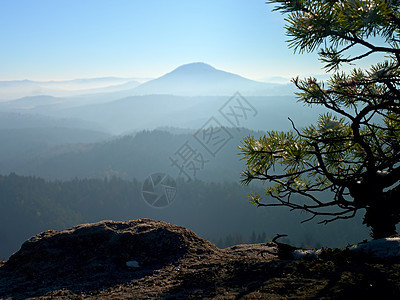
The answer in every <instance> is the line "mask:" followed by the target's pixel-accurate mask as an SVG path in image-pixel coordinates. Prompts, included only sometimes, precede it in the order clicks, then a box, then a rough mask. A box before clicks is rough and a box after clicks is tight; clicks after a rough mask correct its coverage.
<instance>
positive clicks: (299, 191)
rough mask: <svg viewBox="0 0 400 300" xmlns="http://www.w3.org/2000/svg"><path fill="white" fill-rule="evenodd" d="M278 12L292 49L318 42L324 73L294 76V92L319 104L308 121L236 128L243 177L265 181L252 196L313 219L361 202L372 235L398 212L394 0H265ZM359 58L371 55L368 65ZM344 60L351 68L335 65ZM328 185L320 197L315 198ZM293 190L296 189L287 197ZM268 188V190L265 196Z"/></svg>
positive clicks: (382, 232) (380, 233)
mask: <svg viewBox="0 0 400 300" xmlns="http://www.w3.org/2000/svg"><path fill="white" fill-rule="evenodd" d="M269 3H270V4H274V5H275V9H274V10H276V11H280V12H281V13H283V14H285V15H287V18H286V19H285V20H286V26H285V28H286V34H287V36H288V37H289V41H288V43H289V47H291V48H293V49H294V51H295V52H298V53H303V52H314V51H318V54H319V58H320V60H321V62H322V63H323V64H324V68H325V69H326V71H327V72H331V74H332V76H331V78H330V79H329V80H328V81H326V82H319V81H318V80H317V79H316V78H312V77H311V78H306V79H302V80H300V79H299V78H295V79H293V80H292V81H293V83H294V84H295V85H296V87H297V88H298V89H299V92H298V93H297V96H298V101H300V102H303V103H305V104H306V105H309V106H312V107H315V106H322V107H324V108H326V113H325V114H322V115H320V116H319V118H318V120H317V121H316V122H315V123H314V124H311V125H309V126H307V127H304V128H297V127H296V124H295V122H293V121H292V119H289V121H290V122H291V123H292V125H293V129H292V130H291V131H289V132H276V131H269V132H268V133H267V134H266V135H265V136H263V137H261V138H260V139H255V138H254V137H252V136H249V137H247V138H245V139H244V140H243V141H242V146H241V147H240V149H241V152H240V154H241V155H242V156H243V159H244V160H246V163H247V167H246V170H245V171H244V172H243V174H242V175H243V179H242V182H243V183H244V184H249V183H250V182H251V181H252V180H262V181H266V182H270V183H272V184H269V185H268V187H267V188H266V190H265V192H266V195H267V197H266V198H264V197H261V196H260V195H259V194H252V195H250V200H251V201H252V202H253V203H255V204H257V205H258V206H288V207H290V208H291V209H293V210H302V211H305V212H308V213H309V217H308V218H306V220H305V221H307V220H311V219H314V218H315V217H321V218H322V219H320V222H321V223H328V222H331V221H334V220H337V219H346V218H351V217H353V216H354V215H355V214H356V212H357V211H358V210H360V209H365V216H364V224H366V225H367V226H369V227H371V230H372V231H371V236H372V237H373V238H382V237H387V236H391V235H395V234H396V224H397V223H399V221H400V185H399V181H400V89H399V88H400V81H399V80H400V68H399V66H400V48H399V42H400V12H399V8H400V1H390V0H389V1H384V0H376V1H358V0H349V1H334V0H325V1H299V0H292V1H282V0H275V1H269ZM366 58H374V59H376V61H377V62H376V63H375V64H374V65H372V66H371V67H369V68H367V69H362V68H359V67H358V65H359V63H361V62H363V61H365V59H366ZM346 65H350V66H351V67H350V69H352V70H351V71H347V72H344V71H343V67H344V66H346ZM325 191H330V192H331V193H332V197H331V198H330V200H329V201H322V200H320V198H319V196H318V195H319V194H320V193H321V192H325ZM295 195H300V196H301V197H294V196H295ZM271 197H272V198H273V199H271Z"/></svg>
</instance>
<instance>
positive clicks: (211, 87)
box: [132, 62, 276, 96]
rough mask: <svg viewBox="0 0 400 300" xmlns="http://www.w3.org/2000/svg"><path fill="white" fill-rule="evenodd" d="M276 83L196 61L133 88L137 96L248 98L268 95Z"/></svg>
mask: <svg viewBox="0 0 400 300" xmlns="http://www.w3.org/2000/svg"><path fill="white" fill-rule="evenodd" d="M273 87H276V84H275V85H274V84H269V83H263V82H258V81H254V80H250V79H247V78H244V77H242V76H239V75H236V74H233V73H229V72H225V71H222V70H218V69H216V68H214V67H212V66H210V65H209V64H206V63H203V62H195V63H190V64H185V65H182V66H180V67H178V68H176V69H175V70H173V71H172V72H169V73H167V74H165V75H163V76H161V77H159V78H157V79H153V80H150V81H148V82H145V83H143V84H141V85H140V86H138V87H137V88H135V89H133V90H132V92H133V94H135V95H149V94H170V95H177V96H228V95H232V94H233V93H235V92H237V91H239V92H242V93H245V94H246V95H268V94H269V92H270V90H271V89H272V88H273Z"/></svg>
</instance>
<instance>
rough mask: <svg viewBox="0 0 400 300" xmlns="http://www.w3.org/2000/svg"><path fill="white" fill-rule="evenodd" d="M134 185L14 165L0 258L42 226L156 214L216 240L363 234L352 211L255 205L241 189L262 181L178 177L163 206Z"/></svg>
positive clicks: (325, 242) (2, 181)
mask: <svg viewBox="0 0 400 300" xmlns="http://www.w3.org/2000/svg"><path fill="white" fill-rule="evenodd" d="M141 188H142V183H141V182H139V181H137V180H135V179H133V180H125V179H121V178H118V177H115V176H114V177H110V178H105V179H73V180H69V181H46V180H44V179H41V178H38V177H30V176H19V175H16V174H14V173H12V174H10V175H7V176H0V207H1V209H0V219H1V227H0V241H1V243H0V259H2V258H6V257H8V256H9V255H10V254H11V253H12V252H15V251H16V250H18V248H19V247H20V245H21V243H22V242H24V241H25V240H26V239H28V238H29V237H30V236H33V235H35V234H38V233H39V232H41V231H45V230H49V229H56V230H57V229H63V228H67V227H71V226H74V225H77V224H80V223H86V222H97V221H100V220H104V219H113V220H129V219H137V218H152V219H156V220H163V221H166V222H170V223H174V224H177V225H181V226H184V227H187V228H189V229H191V230H193V231H194V232H195V233H196V234H198V235H199V236H201V237H203V238H206V239H208V240H212V241H215V242H216V243H217V244H218V246H220V247H227V246H231V245H233V244H237V243H242V242H246V243H248V242H250V243H253V242H256V243H258V242H265V241H267V240H268V239H270V238H272V237H274V236H275V234H277V233H286V234H288V235H289V239H290V241H292V242H293V243H294V244H297V245H304V246H308V247H312V246H314V247H315V246H318V245H322V246H345V245H346V244H347V243H350V242H357V241H360V240H362V239H365V238H366V237H367V231H366V230H365V228H364V227H363V226H362V225H361V221H360V218H359V217H358V219H357V220H349V221H347V222H338V223H334V224H331V225H328V226H321V225H317V224H316V223H315V222H314V223H305V224H300V221H301V220H303V219H304V218H305V217H306V216H304V215H299V214H296V213H293V212H289V211H288V210H287V209H283V208H276V209H274V208H270V209H265V208H259V209H257V208H256V207H255V206H254V205H251V204H250V203H249V202H248V201H247V196H248V194H249V193H250V191H254V192H260V193H262V188H261V187H258V188H257V187H243V186H241V185H240V184H238V183H212V182H204V181H191V182H186V181H184V180H183V179H179V180H177V193H176V198H175V200H174V201H173V202H172V204H171V205H170V206H168V207H166V208H154V207H151V206H150V205H148V204H147V203H146V202H145V201H144V200H143V197H142V195H141ZM253 232H254V233H253ZM242 237H244V238H242Z"/></svg>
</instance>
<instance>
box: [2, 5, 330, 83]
mask: <svg viewBox="0 0 400 300" xmlns="http://www.w3.org/2000/svg"><path fill="white" fill-rule="evenodd" d="M272 8H273V7H272V6H271V5H266V4H265V0H202V1H193V0H140V1H139V0H0V37H1V47H0V56H1V59H0V80H18V79H33V80H63V79H73V78H88V77H103V76H119V77H158V76H160V75H163V74H164V73H166V72H169V71H171V70H172V69H174V68H176V67H178V66H179V65H182V64H186V63H190V62H199V61H201V62H206V63H209V64H211V65H213V66H214V67H216V68H218V69H222V70H225V71H229V72H233V73H237V74H240V75H243V76H245V77H248V78H252V79H261V78H265V77H271V76H284V77H294V76H296V75H307V74H319V73H322V72H323V71H322V70H321V67H322V65H321V63H320V62H319V61H318V60H317V56H316V54H305V55H304V54H303V55H297V54H296V55H294V54H293V50H291V49H288V48H287V43H285V40H286V39H287V38H286V36H285V35H284V29H283V25H284V21H283V16H282V15H281V14H280V13H277V12H271V10H272Z"/></svg>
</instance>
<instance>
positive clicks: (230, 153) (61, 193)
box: [0, 63, 365, 257]
mask: <svg viewBox="0 0 400 300" xmlns="http://www.w3.org/2000/svg"><path fill="white" fill-rule="evenodd" d="M293 92H294V86H293V84H289V83H285V84H282V83H271V82H270V83H265V82H257V81H253V80H250V79H247V78H245V77H242V76H240V75H237V74H233V73H229V72H225V71H222V70H218V69H216V68H214V67H212V66H211V65H208V64H205V63H190V64H186V65H182V66H179V67H177V68H175V69H173V70H171V72H168V73H166V74H165V75H163V76H161V77H159V78H155V79H150V80H149V79H147V80H143V79H142V82H139V81H138V80H137V79H129V78H128V79H122V78H115V77H109V78H97V79H85V80H82V79H80V80H72V81H65V82H34V81H18V82H1V83H0V98H2V99H6V101H2V102H1V103H0V139H1V140H2V146H1V148H0V173H1V175H2V177H0V181H1V182H3V183H4V184H3V185H1V187H2V188H1V189H0V193H1V194H2V197H3V198H1V199H2V201H3V208H4V209H3V210H2V213H3V214H4V216H3V217H4V218H6V219H8V220H9V221H8V222H7V224H8V226H16V227H19V228H21V230H20V232H19V233H18V234H17V233H15V232H14V233H12V234H10V232H12V231H11V229H10V227H7V226H6V227H4V226H3V227H2V229H1V230H0V236H2V237H3V240H6V241H8V243H5V244H2V247H1V249H0V256H3V257H7V256H9V255H10V254H11V253H12V252H14V251H16V250H18V245H20V244H21V243H22V242H23V241H24V240H25V239H27V238H29V236H30V235H33V234H36V233H37V232H38V231H42V230H47V229H49V228H51V229H62V228H65V227H68V226H72V225H75V224H78V223H82V222H94V221H99V220H102V219H119V220H124V219H132V218H142V217H150V218H156V219H162V220H165V221H168V222H172V223H175V224H179V225H183V226H186V227H188V228H191V229H193V230H194V231H195V232H196V233H197V234H199V235H200V236H203V237H205V238H208V239H210V240H212V241H214V242H215V243H217V245H219V246H220V247H226V246H229V245H232V244H235V243H240V242H256V241H264V240H265V239H266V238H269V237H271V236H273V235H274V234H275V233H276V232H281V231H282V230H284V231H285V232H286V233H288V234H289V235H290V237H289V238H290V239H291V241H292V242H294V243H297V244H299V245H301V244H302V245H310V246H316V245H331V244H333V243H337V242H339V241H341V242H343V237H341V236H338V235H337V233H335V232H337V230H338V229H337V228H341V227H342V226H346V224H348V223H349V222H350V223H351V224H353V222H354V221H349V222H347V223H346V222H342V223H340V222H339V223H338V224H335V225H333V226H330V227H326V228H321V227H318V226H319V225H316V224H315V223H310V224H306V225H304V226H301V227H298V226H297V225H296V224H297V222H298V221H301V219H302V216H301V215H298V216H296V215H295V216H294V217H290V218H291V221H290V222H288V221H287V220H288V218H289V216H288V214H289V212H288V211H287V210H284V209H281V210H277V212H278V214H277V215H275V217H272V215H271V214H274V212H271V213H269V212H265V211H264V210H261V209H256V207H254V206H253V205H250V204H249V203H248V201H247V199H246V198H247V195H248V193H249V192H250V191H251V190H252V189H255V190H257V191H261V189H262V186H261V185H253V186H250V187H249V188H244V187H241V185H240V172H241V171H243V170H244V167H245V165H244V162H243V161H241V160H240V157H239V156H238V155H237V153H238V148H237V147H238V146H239V145H240V142H241V141H242V139H243V138H244V137H246V136H248V135H253V136H261V135H262V134H263V133H264V132H265V131H266V130H288V129H291V128H292V127H291V126H292V125H291V123H290V121H289V120H288V117H290V118H291V119H293V120H294V122H295V123H296V126H298V127H299V128H301V127H302V126H304V125H306V124H308V123H309V122H310V120H314V119H315V118H316V117H317V115H318V113H319V111H318V109H315V108H314V109H313V110H311V109H307V108H305V107H303V106H301V105H300V104H298V103H297V102H296V98H295V96H294V95H293ZM12 94H13V95H18V97H17V98H15V99H12V100H10V99H7V98H8V97H9V96H10V95H12ZM300 109H301V112H302V113H301V114H299V113H298V112H299V111H300ZM211 138H212V139H213V140H215V141H216V142H214V143H208V142H210V141H213V140H211ZM217 138H218V139H217ZM207 141H208V142H207ZM184 147H187V148H184ZM189 147H190V148H189ZM183 149H186V150H185V151H187V149H191V150H192V151H193V152H192V154H193V155H197V156H196V157H197V158H201V160H197V165H196V167H194V168H189V167H187V168H186V169H182V168H180V167H179V164H176V163H174V162H175V161H177V159H178V158H182V156H179V155H180V154H182V153H183V152H182V151H184V150H183ZM182 167H183V164H182ZM151 174H168V175H170V176H171V177H172V178H174V180H176V182H177V192H176V199H175V200H174V201H173V202H172V203H171V204H170V206H168V207H167V208H154V207H151V206H148V205H147V204H146V203H145V201H144V199H143V194H142V190H143V184H144V182H145V180H146V178H148V176H149V175H151ZM44 180H45V181H44ZM6 183H7V184H6ZM12 187H15V188H17V187H18V189H17V190H14V189H13V188H12ZM100 190H103V192H102V194H103V195H100V194H99V191H100ZM235 191H236V192H235ZM195 211H196V213H195ZM211 211H213V213H210V212H211ZM228 211H230V213H228ZM21 213H22V215H23V216H24V217H23V218H21V217H17V216H18V215H19V214H21ZM194 214H196V216H197V217H196V218H194ZM10 216H12V218H11V219H10ZM217 228H218V229H217ZM322 232H325V233H326V232H329V233H330V234H331V235H330V236H329V235H326V234H322ZM360 232H361V234H365V230H364V229H363V228H362V227H361V226H356V227H353V230H352V231H348V234H347V235H346V238H345V241H348V242H351V241H352V240H354V239H356V238H359V235H360ZM251 236H253V238H251ZM257 236H258V237H257Z"/></svg>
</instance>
